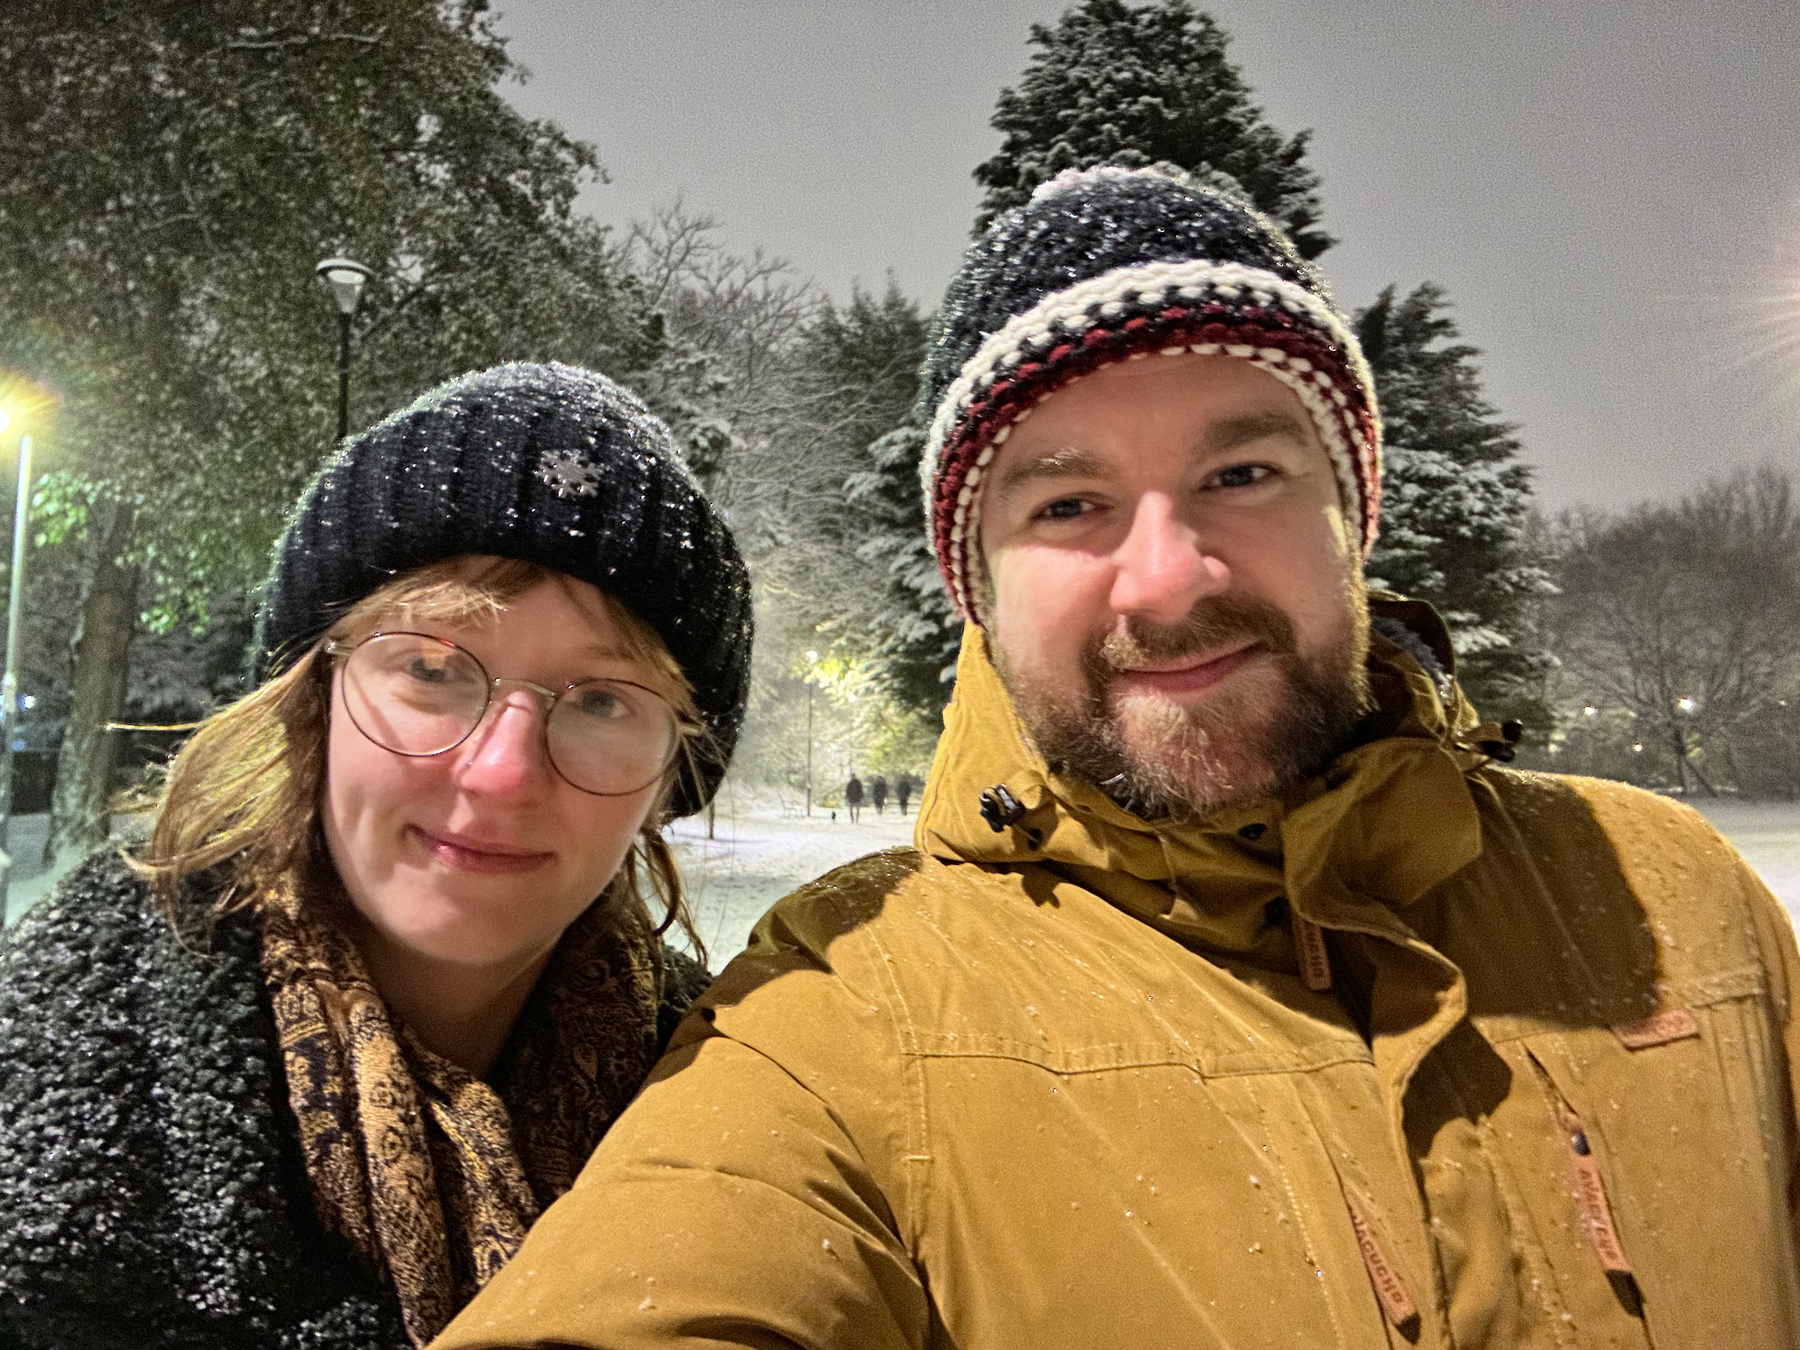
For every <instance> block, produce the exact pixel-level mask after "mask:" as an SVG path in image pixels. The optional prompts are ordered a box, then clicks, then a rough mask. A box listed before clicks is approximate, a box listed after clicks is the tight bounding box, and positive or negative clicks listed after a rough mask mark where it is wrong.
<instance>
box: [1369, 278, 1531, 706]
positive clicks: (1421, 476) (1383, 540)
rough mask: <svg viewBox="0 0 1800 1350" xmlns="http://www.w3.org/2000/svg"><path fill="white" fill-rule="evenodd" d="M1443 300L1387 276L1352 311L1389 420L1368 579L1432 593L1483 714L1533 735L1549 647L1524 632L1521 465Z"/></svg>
mask: <svg viewBox="0 0 1800 1350" xmlns="http://www.w3.org/2000/svg"><path fill="white" fill-rule="evenodd" d="M1448 308H1449V301H1448V298H1447V297H1446V295H1445V293H1444V290H1443V288H1442V287H1441V286H1437V285H1435V284H1433V283H1431V282H1426V283H1424V284H1422V285H1420V286H1418V287H1417V288H1416V289H1414V290H1413V291H1412V292H1411V293H1410V294H1409V295H1406V296H1405V297H1399V296H1398V295H1397V294H1396V292H1395V288H1394V287H1392V286H1389V287H1388V288H1387V289H1386V290H1384V291H1382V292H1381V294H1380V296H1378V297H1377V298H1376V300H1375V303H1374V304H1372V305H1370V306H1369V307H1368V308H1367V309H1364V310H1361V311H1359V312H1358V313H1357V315H1356V318H1355V326H1356V333H1357V337H1358V339H1359V340H1360V341H1361V342H1362V347H1363V353H1364V355H1366V356H1367V357H1368V360H1369V366H1370V368H1371V369H1372V370H1373V372H1374V374H1375V385H1376V390H1377V393H1378V395H1379V397H1380V400H1381V413H1382V418H1383V420H1384V422H1385V424H1386V426H1385V431H1384V436H1383V439H1384V442H1385V448H1384V451H1383V453H1384V456H1385V459H1386V464H1385V468H1384V471H1383V474H1382V499H1381V537H1380V539H1379V540H1378V541H1377V542H1376V545H1375V549H1374V552H1373V553H1372V554H1371V555H1370V557H1369V561H1368V569H1367V570H1368V576H1369V581H1370V584H1371V585H1374V586H1383V587H1386V588H1387V589H1390V590H1396V591H1400V592H1402V593H1404V594H1406V595H1411V596H1415V597H1417V598H1418V599H1421V600H1429V601H1430V602H1431V603H1432V604H1433V605H1435V606H1436V607H1437V608H1438V610H1439V612H1440V613H1442V614H1443V616H1444V619H1445V620H1446V622H1448V623H1449V625H1450V630H1451V635H1452V639H1453V640H1454V642H1455V644H1456V651H1457V665H1458V674H1459V676H1460V678H1461V680H1462V684H1463V687H1464V689H1465V690H1466V691H1467V693H1468V694H1469V697H1470V698H1471V699H1472V700H1473V701H1474V703H1475V706H1476V707H1477V708H1479V709H1480V710H1481V712H1482V714H1483V716H1486V717H1492V718H1511V717H1517V718H1519V719H1521V720H1522V721H1524V722H1525V724H1526V726H1527V727H1528V728H1529V729H1532V730H1535V731H1537V732H1538V733H1539V734H1540V735H1541V734H1543V733H1545V732H1547V731H1548V730H1549V726H1548V714H1547V712H1546V711H1545V708H1544V703H1543V683H1544V677H1545V674H1546V672H1547V671H1548V669H1549V667H1550V657H1549V656H1548V655H1547V654H1546V653H1544V652H1543V651H1541V650H1538V649H1537V648H1536V647H1535V645H1534V644H1533V643H1532V641H1531V639H1530V619H1529V609H1530V606H1531V603H1532V600H1533V597H1536V596H1539V595H1541V594H1543V593H1544V591H1545V590H1546V589H1547V588H1548V586H1549V579H1548V577H1547V576H1546V574H1545V572H1544V571H1543V569H1542V568H1540V567H1538V566H1537V565H1536V563H1535V562H1534V560H1533V559H1532V558H1531V557H1529V556H1528V552H1527V549H1526V548H1525V546H1524V543H1523V538H1524V533H1525V529H1526V524H1527V520H1528V517H1529V514H1530V511H1531V505H1532V489H1531V470H1530V468H1529V467H1528V466H1527V465H1525V464H1522V463H1520V462H1519V450H1520V444H1519V439H1518V436H1517V435H1516V434H1515V429H1514V428H1513V427H1512V426H1511V425H1509V424H1508V423H1506V422H1503V421H1500V420H1499V418H1498V416H1497V413H1496V410H1495V409H1494V407H1493V405H1492V404H1490V403H1489V402H1488V401H1487V399H1486V397H1485V396H1484V394H1483V393H1482V388H1481V371H1480V368H1479V366H1477V364H1476V357H1477V356H1479V355H1480V353H1479V351H1478V350H1477V349H1476V348H1474V347H1472V346H1469V345H1468V344H1466V343H1463V342H1459V341H1457V339H1458V338H1459V337H1460V336H1461V335H1460V333H1459V331H1458V329H1457V327H1456V324H1455V321H1454V320H1452V319H1451V318H1450V317H1449V315H1448V314H1447V313H1446V310H1447V309H1448Z"/></svg>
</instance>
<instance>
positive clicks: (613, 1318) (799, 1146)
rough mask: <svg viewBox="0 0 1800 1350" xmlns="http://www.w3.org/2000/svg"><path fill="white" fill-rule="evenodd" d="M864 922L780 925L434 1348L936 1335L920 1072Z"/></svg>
mask: <svg viewBox="0 0 1800 1350" xmlns="http://www.w3.org/2000/svg"><path fill="white" fill-rule="evenodd" d="M850 926H854V923H853V921H850ZM845 928H846V918H845V915H844V912H843V909H842V907H841V906H840V905H839V904H838V903H837V901H836V900H835V899H833V898H831V897H825V898H822V899H821V898H820V897H818V896H814V897H812V899H811V900H810V901H809V900H808V898H807V896H806V893H804V892H803V893H802V894H801V895H800V896H796V897H792V898H790V900H788V901H784V902H782V904H781V905H779V906H777V907H776V909H775V910H774V911H772V912H771V913H770V914H769V915H768V916H766V917H765V918H764V920H763V921H762V923H761V924H760V925H758V928H757V931H756V933H755V935H754V936H753V937H752V940H751V946H750V948H749V949H748V950H747V951H746V952H745V953H744V954H743V955H742V956H740V957H738V958H737V960H735V961H733V962H732V963H731V965H730V966H729V967H728V968H727V969H726V971H725V973H724V974H723V975H722V976H720V978H719V980H718V982H717V983H716V984H715V985H714V986H713V988H712V989H711V990H710V991H709V992H708V993H707V994H706V996H705V997H704V998H702V999H701V1000H700V1002H699V1003H698V1004H696V1006H695V1008H694V1009H693V1011H692V1012H690V1014H689V1015H688V1017H687V1019H686V1020H685V1021H684V1022H683V1023H682V1025H681V1028H680V1030H679V1031H678V1032H677V1033H676V1036H675V1039H674V1042H673V1044H672V1046H671V1048H670V1051H669V1053H668V1055H667V1056H666V1057H665V1058H664V1059H663V1061H662V1062H661V1064H659V1065H658V1067H657V1069H656V1071H655V1072H654V1073H653V1074H652V1075H651V1077H650V1079H649V1081H648V1083H647V1084H646V1086H645V1088H644V1090H643V1092H642V1094H641V1095H640V1096H639V1097H638V1099H637V1100H636V1102H634V1103H633V1104H632V1105H631V1106H630V1107H629V1108H627V1110H626V1111H625V1112H624V1113H623V1114H622V1115H621V1116H620V1118H619V1120H618V1122H617V1123H616V1124H615V1125H614V1126H613V1127H612V1129H611V1130H610V1131H609V1132H608V1134H607V1136H606V1138H605V1139H604V1140H602V1142H601V1144H600V1147H599V1149H598V1150H597V1151H596V1152H595V1154H594V1156H593V1158H592V1159H591V1160H590V1162H589V1164H588V1166H587V1168H586V1169H585V1170H584V1171H583V1173H582V1175H581V1177H580V1178H579V1180H578V1181H577V1182H576V1184H575V1187H574V1189H573V1190H571V1191H570V1192H569V1194H568V1195H566V1196H564V1197H563V1198H562V1199H561V1200H559V1201H557V1203H556V1204H554V1205H552V1206H551V1207H550V1209H549V1210H548V1211H547V1212H546V1213H545V1214H544V1216H543V1218H542V1219H540V1220H539V1221H538V1223H537V1225H536V1226H535V1227H534V1228H533V1229H532V1231H531V1233H530V1234H529V1236H528V1237H527V1238H526V1240H525V1243H524V1246H523V1247H522V1248H521V1249H520V1251H519V1253H518V1254H517V1255H516V1256H515V1257H514V1258H513V1260H512V1261H511V1262H510V1263H509V1264H508V1265H507V1267H506V1268H505V1269H504V1270H503V1271H501V1272H500V1274H499V1275H497V1276H496V1277H495V1278H494V1279H493V1280H492V1281H491V1282H490V1283H489V1284H488V1286H487V1288H486V1289H484V1290H483V1291H482V1293H481V1294H480V1295H478V1296H477V1297H476V1299H475V1300H474V1301H473V1302H472V1303H471V1304H470V1305H469V1306H468V1307H467V1308H466V1309H464V1311H463V1313H462V1315H461V1316H459V1317H458V1318H457V1319H456V1321H455V1322H454V1323H452V1324H451V1326H450V1327H449V1329H448V1330H447V1331H446V1332H445V1333H444V1335H443V1336H442V1337H441V1338H440V1339H439V1340H438V1341H437V1342H434V1347H435V1350H476V1348H477V1347H493V1348H497V1347H512V1346H581V1347H602V1346H604V1347H607V1350H630V1348H631V1347H636V1346H650V1345H655V1346H659V1347H667V1346H683V1347H701V1346H756V1347H805V1348H806V1350H823V1348H824V1347H857V1350H888V1348H890V1347H891V1348H892V1350H901V1348H902V1347H918V1346H922V1345H923V1344H924V1342H925V1338H926V1332H927V1324H928V1311H927V1300H926V1297H925V1293H924V1289H923V1286H922V1283H921V1281H920V1278H919V1276H918V1273H917V1271H916V1270H915V1268H914V1265H913V1262H912V1260H911V1258H910V1256H909V1254H908V1250H907V1245H906V1242H905V1241H904V1238H903V1220H902V1218H901V1215H900V1213H899V1212H898V1211H902V1210H903V1209H904V1205H903V1204H897V1203H896V1201H895V1199H894V1196H895V1194H896V1192H897V1191H899V1190H901V1189H902V1188H901V1185H900V1180H899V1175H898V1170H899V1169H902V1168H904V1167H905V1166H907V1165H908V1163H907V1160H906V1158H905V1156H904V1155H905V1153H906V1148H905V1140H904V1138H903V1134H904V1131H905V1128H906V1127H905V1125H904V1123H903V1122H904V1121H905V1120H906V1118H907V1117H908V1116H909V1115H910V1114H913V1113H910V1112H908V1110H906V1109H905V1106H906V1103H907V1102H908V1101H909V1100H910V1098H911V1093H910V1091H909V1089H908V1088H907V1087H906V1084H905V1082H904V1081H903V1080H908V1079H909V1078H910V1075H909V1074H908V1072H907V1070H906V1067H905V1066H904V1063H903V1058H904V1057H903V1056H901V1055H900V1054H899V1053H898V1033H897V1031H896V1029H895V1023H894V1018H893V1017H892V1015H891V1011H890V1010H891V1003H890V1000H889V998H887V997H885V996H883V992H882V991H881V990H880V989H879V987H876V988H871V987H870V985H869V982H868V981H865V980H863V979H862V978H860V972H857V971H854V970H850V969H848V968H849V967H854V966H855V965H856V964H857V963H856V962H855V961H854V960H853V959H851V958H850V956H849V955H847V952H848V949H850V948H852V947H855V946H856V945H857V944H856V943H855V942H854V941H853V940H848V939H846V940H842V941H839V942H837V943H836V944H835V945H833V944H832V941H831V940H832V938H834V937H838V938H842V937H843V934H844V932H845ZM828 946H831V947H832V950H831V951H830V960H828V959H827V947H828ZM834 962H835V963H836V964H835V966H834V964H833V963H834ZM876 964H878V961H877V962H864V963H863V966H864V968H865V969H866V968H867V967H869V966H872V965H876ZM879 977H880V972H879V970H873V971H872V972H871V978H872V979H877V980H878V979H879Z"/></svg>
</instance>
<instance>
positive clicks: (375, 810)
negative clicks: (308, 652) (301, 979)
mask: <svg viewBox="0 0 1800 1350" xmlns="http://www.w3.org/2000/svg"><path fill="white" fill-rule="evenodd" d="M393 626H404V627H407V628H414V629H418V630H420V631H424V632H427V633H429V634H431V635H432V636H434V637H439V638H446V639H449V640H450V641H452V642H455V643H456V644H457V645H458V646H460V647H463V648H464V649H466V650H467V651H469V652H472V653H473V654H474V655H475V657H476V658H477V659H478V660H479V661H480V662H481V664H482V665H483V666H485V667H486V668H487V673H488V674H489V675H490V676H494V677H499V678H505V679H519V680H529V681H531V682H532V683H534V684H538V685H542V686H543V687H545V688H547V689H559V690H560V689H562V688H564V687H565V686H566V685H568V684H571V683H574V682H576V681H581V680H588V679H620V680H630V681H633V682H636V683H639V684H643V685H646V686H649V687H651V688H656V687H657V682H656V679H655V677H654V675H653V674H652V672H650V671H649V670H648V669H647V668H646V667H645V666H644V665H643V663H642V662H641V661H638V660H634V659H633V658H631V657H630V656H628V655H627V654H626V646H625V643H624V641H623V640H622V638H621V636H620V634H619V631H618V628H617V625H615V624H614V623H613V621H612V619H611V618H610V616H609V615H608V614H607V612H606V608H605V606H604V604H603V603H602V601H601V598H600V593H599V592H598V591H597V590H595V589H594V587H592V586H590V585H588V584H587V583H586V582H582V581H576V580H574V579H572V578H568V577H561V576H559V577H556V578H554V579H552V580H549V581H545V582H542V583H540V584H539V585H537V586H534V587H532V588H531V589H530V590H527V591H526V592H524V593H523V594H522V595H520V596H518V597H517V598H516V599H515V600H513V602H512V603H511V604H510V605H509V606H508V608H507V609H506V610H505V611H504V612H502V613H500V614H499V615H497V616H494V617H492V618H484V619H481V620H478V621H473V622H468V623H443V622H422V621H419V622H404V623H395V624H394V625H393ZM344 671H345V667H344V663H343V662H342V661H340V662H339V663H338V664H337V667H336V670H335V672H334V674H333V676H332V693H331V725H330V734H329V739H328V741H327V758H326V777H325V803H324V819H325V839H326V843H327V845H328V846H329V848H330V851H331V859H332V862H333V863H334V864H335V865H336V867H337V871H338V875H339V876H340V877H341V878H342V879H343V883H344V888H345V890H346V891H348V892H349V896H350V900H351V902H352V903H353V904H354V905H355V907H356V909H357V911H358V912H359V913H360V914H361V916H362V917H363V918H364V919H366V920H367V921H368V924H369V926H370V929H371V930H372V932H371V933H370V934H368V935H367V936H369V937H372V938H373V939H374V940H375V941H376V943H377V944H378V945H379V946H380V947H381V948H382V949H383V955H385V956H389V957H398V958H400V959H402V960H407V959H413V960H418V959H422V960H423V961H424V962H425V963H426V964H427V965H452V966H462V967H483V968H487V969H489V970H491V971H493V972H494V973H496V974H500V975H506V974H513V973H517V972H518V971H521V970H524V969H526V968H528V967H529V966H530V965H531V964H532V963H534V962H536V961H539V960H541V959H542V958H543V957H544V956H546V955H547V954H548V953H549V951H550V949H551V948H552V947H553V946H555V944H556V941H557V939H558V938H559V937H560V936H561V935H562V932H563V930H564V929H565V928H567V927H568V926H569V925H570V924H571V923H572V922H574V920H575V919H576V918H577V917H578V916H579V915H580V914H581V912H582V911H583V910H585V909H586V908H587V907H588V905H589V904H591V903H592V902H593V900H594V899H595V897H596V896H598V895H599V893H600V892H601V890H603V889H604V888H605V886H606V884H607V882H608V881H610V880H611V879H612V877H613V875H614V874H615V873H616V872H617V871H618V870H619V866H620V864H621V863H622V862H623V861H624V859H625V855H626V852H627V851H628V850H629V849H630V847H631V843H632V839H633V838H634V837H635V835H636V834H637V832H638V830H639V828H640V827H641V826H642V825H643V824H644V822H645V819H646V818H647V817H648V815H649V813H650V811H651V808H652V807H653V806H654V805H655V803H656V799H657V794H658V791H659V789H660V787H661V781H660V780H658V781H657V782H653V783H651V784H649V785H647V786H646V787H644V788H642V789H640V790H638V791H636V792H633V793H631V794H630V795H629V796H623V797H597V796H593V795H591V794H589V793H586V792H582V791H580V790H579V789H577V788H575V787H572V786H570V784H568V783H567V782H565V781H564V780H563V779H562V778H561V777H560V776H559V775H558V774H557V772H556V770H555V769H553V768H552V767H551V765H550V763H549V760H548V758H547V757H546V754H545V748H544V746H545V743H544V716H545V706H544V704H545V700H544V699H543V698H542V697H541V696H539V695H537V694H535V693H533V692H531V691H530V690H527V689H523V688H521V687H519V686H518V685H511V684H503V685H501V686H499V687H498V688H496V689H495V690H494V692H493V697H492V702H491V703H490V704H489V706H488V709H487V712H486V714H485V715H484V716H483V717H482V719H481V722H480V725H478V726H477V727H476V729H475V731H474V733H473V734H471V735H470V736H469V738H468V739H467V740H465V741H463V742H462V743H461V744H460V745H458V746H456V747H455V748H454V749H451V750H448V751H445V752H444V753H442V754H437V755H431V756H427V757H421V758H411V757H408V756H405V755H399V754H395V753H393V752H392V751H389V750H384V749H383V748H381V747H380V746H378V745H376V744H375V743H374V742H373V741H371V740H369V739H368V738H367V737H366V736H365V735H364V734H363V733H362V732H361V731H360V730H358V729H357V726H356V724H355V722H353V721H352V720H351V718H350V716H349V714H348V712H347V710H346V706H345V701H344V700H345V690H344V679H345V673H344Z"/></svg>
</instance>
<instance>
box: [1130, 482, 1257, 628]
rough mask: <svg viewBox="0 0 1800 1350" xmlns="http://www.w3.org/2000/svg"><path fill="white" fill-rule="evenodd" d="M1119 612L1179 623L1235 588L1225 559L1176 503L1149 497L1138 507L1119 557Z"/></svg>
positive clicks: (1157, 494)
mask: <svg viewBox="0 0 1800 1350" xmlns="http://www.w3.org/2000/svg"><path fill="white" fill-rule="evenodd" d="M1113 566H1114V569H1115V570H1114V574H1113V586H1112V594H1111V596H1110V599H1111V602H1112V608H1113V612H1114V613H1117V614H1121V615H1137V616H1141V617H1143V618H1146V619H1150V620H1152V621H1153V622H1156V623H1179V622H1180V621H1181V620H1182V619H1185V618H1186V617H1187V616H1188V615H1189V614H1190V613H1191V612H1192V611H1193V608H1194V606H1195V605H1196V604H1198V603H1199V602H1200V601H1201V600H1203V599H1205V598H1206V597H1207V596H1209V595H1217V594H1218V593H1219V592H1221V591H1223V590H1224V589H1225V588H1226V587H1227V586H1228V585H1229V584H1230V583H1231V571H1230V569H1229V568H1228V567H1227V566H1226V565H1225V562H1224V560H1223V559H1221V558H1219V557H1218V556H1217V555H1216V554H1214V553H1212V552H1210V551H1209V549H1208V547H1207V542H1206V540H1205V539H1203V538H1202V537H1201V535H1200V532H1199V531H1198V530H1197V529H1196V528H1195V527H1194V526H1193V525H1192V524H1191V523H1190V522H1188V521H1185V520H1183V519H1182V518H1181V515H1180V513H1179V512H1178V511H1177V510H1176V509H1175V504H1174V502H1173V500H1172V499H1171V498H1170V497H1169V496H1168V495H1167V494H1166V493H1160V492H1147V493H1145V494H1144V495H1143V496H1142V497H1140V498H1138V500H1137V502H1136V504H1135V505H1134V506H1133V508H1132V516H1131V529H1130V531H1129V532H1128V533H1127V534H1126V536H1125V538H1124V540H1123V541H1122V542H1121V543H1120V545H1119V547H1118V548H1117V549H1115V550H1114V552H1113Z"/></svg>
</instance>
